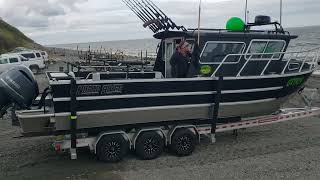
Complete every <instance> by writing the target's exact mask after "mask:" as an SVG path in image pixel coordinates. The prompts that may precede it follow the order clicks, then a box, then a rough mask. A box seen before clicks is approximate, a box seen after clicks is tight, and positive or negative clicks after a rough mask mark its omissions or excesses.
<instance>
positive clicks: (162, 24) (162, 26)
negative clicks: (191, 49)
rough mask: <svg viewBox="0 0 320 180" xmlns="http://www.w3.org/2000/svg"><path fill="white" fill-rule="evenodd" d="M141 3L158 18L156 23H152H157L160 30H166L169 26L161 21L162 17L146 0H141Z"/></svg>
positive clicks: (155, 20)
mask: <svg viewBox="0 0 320 180" xmlns="http://www.w3.org/2000/svg"><path fill="white" fill-rule="evenodd" d="M141 2H142V3H143V4H144V6H145V7H146V8H148V9H149V10H150V11H151V13H152V14H154V16H156V18H155V19H154V21H153V22H152V23H156V24H157V26H160V27H159V28H160V29H165V27H166V26H167V25H166V24H165V22H163V21H162V20H161V19H160V16H159V14H158V13H157V12H155V11H154V10H153V9H152V8H151V7H150V6H149V5H148V4H147V3H146V2H145V1H144V0H141Z"/></svg>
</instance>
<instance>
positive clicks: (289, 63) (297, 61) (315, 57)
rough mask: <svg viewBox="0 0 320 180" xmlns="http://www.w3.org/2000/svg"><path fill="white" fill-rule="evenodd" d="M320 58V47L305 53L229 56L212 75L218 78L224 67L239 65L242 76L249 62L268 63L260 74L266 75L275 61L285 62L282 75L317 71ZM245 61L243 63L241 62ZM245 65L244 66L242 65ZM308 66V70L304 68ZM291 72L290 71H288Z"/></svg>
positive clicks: (237, 73)
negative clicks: (293, 72)
mask: <svg viewBox="0 0 320 180" xmlns="http://www.w3.org/2000/svg"><path fill="white" fill-rule="evenodd" d="M319 56H320V47H317V48H313V49H309V50H304V51H292V52H272V53H242V54H228V55H226V56H225V57H224V59H223V60H222V61H221V62H220V63H219V65H218V67H217V68H216V69H215V71H214V72H213V74H212V77H213V76H216V74H217V73H218V72H219V70H221V69H222V66H223V65H228V64H229V65H230V64H239V65H240V66H241V68H240V69H239V71H238V72H236V76H237V77H239V76H242V73H243V72H244V69H245V68H246V67H248V64H249V62H253V61H258V62H267V63H266V65H265V66H264V67H263V69H262V71H261V72H260V76H262V75H265V72H266V70H267V68H268V67H269V65H270V64H271V63H272V62H273V61H282V62H285V65H284V67H283V68H282V69H281V72H280V74H286V73H290V72H292V71H295V72H296V71H298V72H303V71H311V70H313V69H315V67H316V66H317V65H318V61H319ZM233 59H237V60H238V61H236V62H232V61H231V62H230V60H233ZM243 59H244V60H245V62H244V63H243V61H241V60H243ZM241 63H243V65H241ZM306 64H308V65H309V67H308V68H304V67H305V65H306ZM288 70H289V71H288Z"/></svg>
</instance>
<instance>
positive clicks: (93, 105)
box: [17, 72, 311, 133]
mask: <svg viewBox="0 0 320 180" xmlns="http://www.w3.org/2000/svg"><path fill="white" fill-rule="evenodd" d="M310 74H311V72H309V73H300V74H291V75H286V76H273V77H270V76H266V77H259V79H257V78H255V77H239V78H225V79H224V81H223V88H222V94H221V101H220V108H219V116H218V117H219V118H234V117H239V118H244V117H252V116H261V115H268V114H271V113H274V112H276V111H278V110H279V109H280V106H281V105H282V104H283V103H284V102H285V101H286V100H287V98H288V97H289V95H293V94H294V93H295V92H297V90H299V89H300V88H301V86H302V85H303V83H304V82H305V81H306V80H307V79H308V77H309V76H310ZM68 83H69V82H63V83H52V84H51V87H52V89H53V102H54V103H53V104H54V107H53V109H54V113H53V114H52V117H51V118H47V123H48V124H49V122H48V121H50V120H51V121H52V122H54V128H52V131H57V132H59V131H68V130H69V129H70V120H69V116H70V112H69V110H70V96H69V94H68V92H69V90H70V89H69V88H70V85H69V84H68ZM217 83H218V80H217V78H211V79H209V78H192V79H161V80H145V81H144V80H139V81H135V80H132V81H130V80H124V81H121V80H120V81H99V82H94V81H90V82H85V81H78V82H77V111H78V121H77V128H78V129H79V130H81V129H91V128H101V127H113V126H126V125H137V127H139V125H140V124H144V125H146V126H147V125H148V124H152V123H160V122H170V121H172V122H173V121H174V122H177V121H180V122H184V121H186V120H192V121H193V122H196V123H202V122H203V123H207V122H206V121H208V120H209V119H212V117H213V107H214V102H215V98H216V93H217ZM148 85H149V86H148ZM150 86H151V87H152V88H148V87H150ZM105 87H108V88H107V90H105ZM102 93H103V94H102ZM17 115H18V117H19V120H20V122H21V124H22V129H23V131H24V133H36V132H47V131H48V127H47V126H48V125H47V126H46V127H42V128H41V127H40V126H37V128H38V129H37V128H36V129H35V128H34V126H32V125H30V124H31V123H32V124H33V123H34V124H39V123H40V122H41V123H42V124H46V123H44V122H43V118H41V113H39V112H37V113H35V115H36V116H32V115H30V114H28V116H25V114H24V113H19V112H18V113H17ZM43 115H46V114H45V113H43ZM38 121H40V122H38ZM30 127H32V129H31V128H30Z"/></svg>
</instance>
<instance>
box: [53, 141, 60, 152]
mask: <svg viewBox="0 0 320 180" xmlns="http://www.w3.org/2000/svg"><path fill="white" fill-rule="evenodd" d="M54 149H55V151H56V152H57V153H60V152H61V144H60V143H56V144H55V145H54Z"/></svg>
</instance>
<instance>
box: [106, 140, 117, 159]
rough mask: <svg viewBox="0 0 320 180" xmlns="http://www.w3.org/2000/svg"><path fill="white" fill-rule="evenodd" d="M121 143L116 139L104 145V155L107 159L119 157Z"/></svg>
mask: <svg viewBox="0 0 320 180" xmlns="http://www.w3.org/2000/svg"><path fill="white" fill-rule="evenodd" d="M120 153H121V145H120V143H119V142H117V141H110V142H108V143H107V144H106V146H105V157H108V159H117V158H119V157H120Z"/></svg>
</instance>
